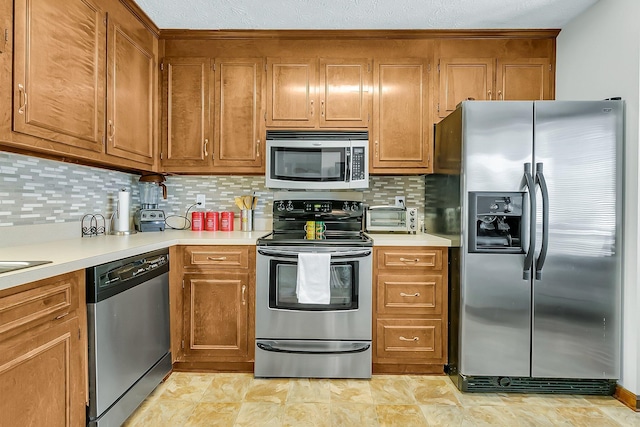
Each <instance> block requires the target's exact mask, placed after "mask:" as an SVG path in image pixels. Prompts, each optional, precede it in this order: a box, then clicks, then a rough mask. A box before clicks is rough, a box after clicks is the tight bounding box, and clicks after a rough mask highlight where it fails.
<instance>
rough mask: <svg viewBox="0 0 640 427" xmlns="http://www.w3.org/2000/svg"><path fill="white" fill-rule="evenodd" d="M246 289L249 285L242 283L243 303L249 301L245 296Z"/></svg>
mask: <svg viewBox="0 0 640 427" xmlns="http://www.w3.org/2000/svg"><path fill="white" fill-rule="evenodd" d="M246 290H247V285H242V305H245V304H246V303H247V300H246V299H245V297H244V294H245V292H246Z"/></svg>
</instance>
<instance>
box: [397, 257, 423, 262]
mask: <svg viewBox="0 0 640 427" xmlns="http://www.w3.org/2000/svg"><path fill="white" fill-rule="evenodd" d="M400 261H402V262H418V261H420V258H413V259H409V258H400Z"/></svg>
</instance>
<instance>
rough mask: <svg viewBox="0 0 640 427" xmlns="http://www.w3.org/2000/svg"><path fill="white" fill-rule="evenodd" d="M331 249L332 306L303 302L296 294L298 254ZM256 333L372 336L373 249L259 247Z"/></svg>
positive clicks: (278, 336)
mask: <svg viewBox="0 0 640 427" xmlns="http://www.w3.org/2000/svg"><path fill="white" fill-rule="evenodd" d="M302 251H309V252H329V253H331V264H330V283H329V288H330V291H331V298H330V302H329V304H303V303H299V302H298V299H297V296H296V281H297V267H298V261H297V260H298V253H300V252H302ZM257 252H258V255H257V280H256V294H257V295H256V337H258V338H270V339H333V340H336V339H337V340H340V339H360V340H367V339H371V288H372V271H371V270H372V250H371V248H335V247H333V248H332V247H322V248H320V247H313V246H304V247H303V246H301V247H284V248H283V247H259V248H258V249H257Z"/></svg>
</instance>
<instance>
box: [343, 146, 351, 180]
mask: <svg viewBox="0 0 640 427" xmlns="http://www.w3.org/2000/svg"><path fill="white" fill-rule="evenodd" d="M350 164H351V147H349V148H347V158H346V160H345V162H344V178H345V181H346V182H349V181H351V168H350V167H349V165H350Z"/></svg>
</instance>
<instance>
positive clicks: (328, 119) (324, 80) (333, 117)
mask: <svg viewBox="0 0 640 427" xmlns="http://www.w3.org/2000/svg"><path fill="white" fill-rule="evenodd" d="M370 87H371V63H370V61H369V60H367V59H321V60H320V88H319V94H318V98H319V100H320V127H361V128H366V127H367V126H369V114H370V105H371V97H370V96H369V94H370Z"/></svg>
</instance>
